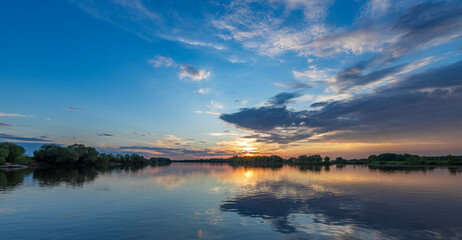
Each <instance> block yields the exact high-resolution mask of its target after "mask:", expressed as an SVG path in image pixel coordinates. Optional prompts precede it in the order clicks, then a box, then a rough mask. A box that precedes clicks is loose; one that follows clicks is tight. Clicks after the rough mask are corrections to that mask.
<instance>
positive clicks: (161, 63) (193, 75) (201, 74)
mask: <svg viewBox="0 0 462 240" xmlns="http://www.w3.org/2000/svg"><path fill="white" fill-rule="evenodd" d="M148 63H149V64H151V65H153V66H154V67H156V68H157V67H174V68H179V69H178V71H179V73H178V77H179V78H180V79H184V78H188V79H190V80H192V81H201V80H203V79H207V78H209V77H210V72H208V71H205V70H203V69H196V68H195V67H193V66H191V65H190V64H182V65H180V64H178V63H176V62H175V61H173V59H171V58H169V57H164V56H155V57H154V58H152V59H149V60H148ZM204 91H205V90H204Z"/></svg>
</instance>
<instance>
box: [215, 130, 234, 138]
mask: <svg viewBox="0 0 462 240" xmlns="http://www.w3.org/2000/svg"><path fill="white" fill-rule="evenodd" d="M209 135H210V136H214V137H221V136H237V135H239V134H238V133H237V132H235V131H224V132H212V133H209Z"/></svg>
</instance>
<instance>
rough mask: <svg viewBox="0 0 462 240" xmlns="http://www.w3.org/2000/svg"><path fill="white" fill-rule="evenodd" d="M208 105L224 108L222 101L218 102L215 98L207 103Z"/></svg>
mask: <svg viewBox="0 0 462 240" xmlns="http://www.w3.org/2000/svg"><path fill="white" fill-rule="evenodd" d="M207 107H209V108H219V109H222V108H224V106H223V104H222V103H219V102H217V101H215V100H212V101H210V103H209V104H208V105H207Z"/></svg>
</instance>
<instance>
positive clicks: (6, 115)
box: [0, 112, 30, 117]
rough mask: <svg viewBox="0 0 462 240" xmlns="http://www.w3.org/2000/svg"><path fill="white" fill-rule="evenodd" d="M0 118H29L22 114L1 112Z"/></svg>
mask: <svg viewBox="0 0 462 240" xmlns="http://www.w3.org/2000/svg"><path fill="white" fill-rule="evenodd" d="M0 117H30V116H27V115H23V114H17V113H2V112H0Z"/></svg>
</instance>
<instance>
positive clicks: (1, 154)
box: [0, 148, 8, 165]
mask: <svg viewBox="0 0 462 240" xmlns="http://www.w3.org/2000/svg"><path fill="white" fill-rule="evenodd" d="M7 156H8V148H0V165H3V164H5V163H6V157H7Z"/></svg>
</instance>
